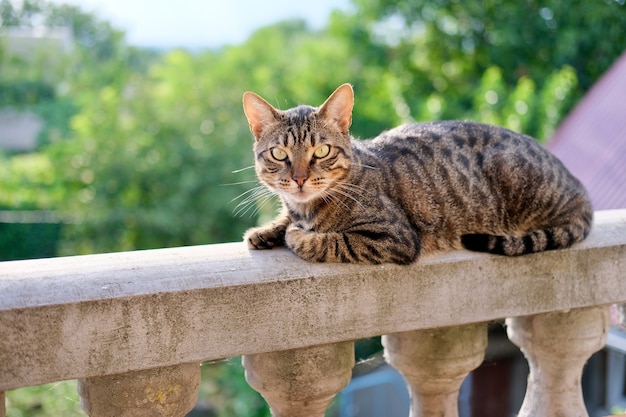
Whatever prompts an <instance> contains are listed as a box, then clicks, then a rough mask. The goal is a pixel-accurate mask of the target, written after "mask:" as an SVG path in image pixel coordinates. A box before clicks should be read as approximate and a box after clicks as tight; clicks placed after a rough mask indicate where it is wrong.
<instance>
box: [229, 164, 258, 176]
mask: <svg viewBox="0 0 626 417" xmlns="http://www.w3.org/2000/svg"><path fill="white" fill-rule="evenodd" d="M252 168H254V165H250V166H247V167H244V168H239V169H236V170H234V171H232V173H233V174H238V173H240V172H242V171H246V170H248V169H252Z"/></svg>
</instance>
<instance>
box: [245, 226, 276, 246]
mask: <svg viewBox="0 0 626 417" xmlns="http://www.w3.org/2000/svg"><path fill="white" fill-rule="evenodd" d="M243 239H244V242H246V243H247V244H248V247H249V248H250V249H272V248H273V247H276V246H284V245H285V228H284V227H279V226H274V225H271V226H261V227H254V228H252V229H249V230H248V231H247V232H246V233H245V234H244V237H243Z"/></svg>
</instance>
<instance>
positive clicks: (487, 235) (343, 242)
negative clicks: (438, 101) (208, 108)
mask: <svg viewBox="0 0 626 417" xmlns="http://www.w3.org/2000/svg"><path fill="white" fill-rule="evenodd" d="M353 102H354V94H353V90H352V87H351V86H350V85H349V84H344V85H342V86H340V87H339V88H338V89H337V90H335V92H334V93H333V94H332V95H331V96H330V97H329V98H328V99H327V100H326V102H325V103H324V104H322V105H321V106H320V107H319V108H314V107H311V106H305V105H302V106H298V107H295V108H293V109H289V110H286V111H280V110H277V109H276V108H274V107H273V106H271V105H270V104H269V103H267V102H266V101H265V100H264V99H263V98H261V97H260V96H258V95H256V94H254V93H251V92H248V93H245V94H244V98H243V103H244V111H245V114H246V117H247V118H248V122H249V124H250V130H251V131H252V133H253V135H254V137H255V139H256V140H255V143H254V154H255V167H256V173H257V177H258V178H259V180H260V181H261V183H263V184H264V185H265V186H266V187H268V188H269V189H270V190H271V191H272V192H274V193H276V194H278V196H279V197H280V200H281V202H282V206H283V209H282V211H281V213H280V214H279V216H278V217H277V218H276V219H275V220H274V221H272V222H271V223H269V224H267V225H264V226H261V227H258V228H253V229H250V230H248V231H247V232H246V234H245V236H244V239H245V241H246V242H247V243H248V246H249V247H250V248H253V249H269V248H273V247H275V246H280V245H285V244H286V245H287V246H288V247H289V248H291V250H293V251H294V252H295V253H296V254H297V255H298V256H300V257H301V258H303V259H305V260H307V261H311V262H350V263H370V264H379V263H397V264H409V263H412V262H414V261H416V260H417V259H418V258H419V257H420V256H422V255H425V254H430V253H435V252H438V251H445V250H450V249H459V248H462V247H465V248H467V249H470V250H474V251H482V252H490V253H494V254H501V255H508V256H517V255H523V254H528V253H533V252H540V251H545V250H551V249H560V248H567V247H569V246H571V245H573V244H574V243H576V242H580V241H581V240H583V239H584V238H585V237H586V236H587V234H588V233H589V230H590V227H591V223H592V216H593V211H592V208H591V204H590V201H589V198H588V196H587V193H586V191H585V189H584V187H583V186H582V184H581V183H580V182H579V181H578V180H577V179H576V178H575V177H574V176H572V174H571V173H570V172H569V171H568V170H567V169H566V168H565V167H564V166H563V164H562V163H561V162H560V161H559V160H558V159H557V158H556V157H554V156H553V155H552V154H550V153H549V152H548V151H547V150H545V149H544V148H543V147H542V146H541V145H539V144H538V143H537V141H536V140H535V139H533V138H531V137H529V136H525V135H522V134H520V133H516V132H513V131H510V130H507V129H504V128H502V127H497V126H491V125H485V124H479V123H473V122H463V121H442V122H430V123H416V124H410V125H403V126H400V127H397V128H395V129H392V130H389V131H386V132H383V133H382V134H381V135H379V136H378V137H376V138H374V139H371V140H355V139H354V138H352V137H351V136H350V134H349V131H348V129H349V127H350V124H351V121H352V106H353Z"/></svg>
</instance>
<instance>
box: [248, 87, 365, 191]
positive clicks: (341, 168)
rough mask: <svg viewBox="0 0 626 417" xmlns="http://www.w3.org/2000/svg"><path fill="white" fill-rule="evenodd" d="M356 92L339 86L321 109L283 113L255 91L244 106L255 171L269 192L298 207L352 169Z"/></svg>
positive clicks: (307, 107)
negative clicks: (294, 203) (353, 109)
mask: <svg viewBox="0 0 626 417" xmlns="http://www.w3.org/2000/svg"><path fill="white" fill-rule="evenodd" d="M353 104H354V93H353V91H352V87H351V86H350V85H349V84H344V85H342V86H340V87H339V88H337V90H335V92H334V93H332V94H331V95H330V97H328V99H327V100H326V101H325V102H324V104H322V105H321V106H320V107H318V108H315V107H311V106H298V107H294V108H293V109H289V110H286V111H281V110H278V109H276V108H274V107H273V106H272V105H271V104H269V103H268V102H267V101H265V100H264V99H263V98H261V97H260V96H258V95H257V94H255V93H251V92H247V93H245V94H244V95H243V108H244V112H245V114H246V117H247V118H248V122H249V124H250V131H251V132H252V134H253V135H254V137H255V139H256V140H255V143H254V153H255V167H256V173H257V176H258V178H259V180H260V181H261V182H263V183H264V184H265V185H266V186H267V187H269V188H270V189H271V190H272V191H274V192H276V193H277V194H279V195H280V196H282V197H283V198H286V199H288V200H290V201H292V202H296V203H306V202H309V201H313V200H317V199H319V198H324V197H325V196H327V195H328V194H329V192H330V190H331V189H332V188H333V186H335V185H336V184H337V183H338V182H339V181H341V180H342V179H344V178H345V177H346V176H347V175H348V172H349V170H350V157H351V155H352V151H351V148H350V134H349V133H348V129H349V127H350V124H351V123H352V106H353Z"/></svg>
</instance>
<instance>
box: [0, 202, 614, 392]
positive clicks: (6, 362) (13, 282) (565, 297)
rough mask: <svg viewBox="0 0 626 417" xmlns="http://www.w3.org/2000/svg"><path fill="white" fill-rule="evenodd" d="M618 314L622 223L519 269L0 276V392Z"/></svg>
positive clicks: (175, 260) (97, 265)
mask: <svg viewBox="0 0 626 417" xmlns="http://www.w3.org/2000/svg"><path fill="white" fill-rule="evenodd" d="M624 301H626V210H615V211H605V212H597V213H596V218H595V223H594V227H593V229H592V233H591V235H590V236H589V238H588V239H587V240H585V241H584V242H582V243H581V244H578V245H576V246H575V247H573V248H571V249H568V250H561V251H551V252H546V253H540V254H535V255H530V256H526V257H521V258H505V257H498V256H490V255H484V254H475V253H470V252H465V251H459V252H451V253H446V254H442V255H439V256H436V257H431V258H429V259H423V260H421V261H419V262H418V263H417V264H415V265H411V266H397V265H379V266H363V265H347V264H343V265H337V264H309V263H306V262H304V261H301V260H300V259H298V258H297V257H296V256H295V255H293V254H292V253H291V252H289V251H288V250H285V249H280V250H272V251H249V250H248V249H246V248H245V246H244V245H243V244H241V243H232V244H220V245H205V246H194V247H183V248H171V249H159V250H149V251H135V252H125V253H112V254H99V255H88V256H77V257H66V258H53V259H39V260H31V261H13V262H3V263H0V335H2V336H1V337H0V391H2V390H6V389H10V388H11V387H18V386H24V385H32V384H37V383H43V382H48V381H56V380H62V379H69V378H77V377H85V376H93V375H104V374H111V373H120V372H126V371H130V370H137V369H144V368H149V367H157V366H167V365H171V364H176V363H184V362H193V361H200V360H208V359H217V358H221V357H230V356H236V355H239V354H250V353H258V352H264V351H273V350H284V349H291V348H296V347H302V346H308V345H316V344H323V343H330V342H337V341H341V340H350V339H357V338H363V337H369V336H374V335H380V334H385V333H391V332H398V331H404V330H411V329H418V328H430V327H441V326H449V325H458V324H464V323H471V322H481V321H488V320H493V319H499V318H503V317H510V316H522V315H529V314H535V313H540V312H546V311H555V310H566V309H571V308H577V307H586V306H590V305H601V304H610V303H614V302H624Z"/></svg>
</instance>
